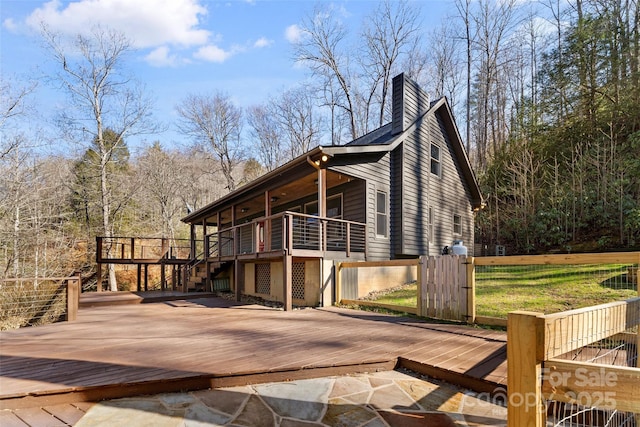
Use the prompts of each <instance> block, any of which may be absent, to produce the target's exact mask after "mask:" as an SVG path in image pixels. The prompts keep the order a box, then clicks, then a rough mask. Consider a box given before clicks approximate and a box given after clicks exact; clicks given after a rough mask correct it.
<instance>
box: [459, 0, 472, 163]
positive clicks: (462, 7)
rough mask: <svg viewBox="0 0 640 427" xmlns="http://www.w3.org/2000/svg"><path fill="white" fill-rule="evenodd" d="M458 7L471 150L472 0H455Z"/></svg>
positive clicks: (469, 149)
mask: <svg viewBox="0 0 640 427" xmlns="http://www.w3.org/2000/svg"><path fill="white" fill-rule="evenodd" d="M455 3H456V8H457V9H458V13H459V14H460V18H461V19H462V22H463V24H464V27H463V28H464V33H463V36H462V38H463V40H464V42H465V51H466V63H465V65H466V71H467V72H466V82H467V85H466V86H467V96H466V98H467V99H466V101H465V102H466V108H465V112H466V114H465V119H466V134H467V151H468V152H470V151H471V67H472V46H473V43H474V37H475V36H474V31H473V28H472V18H471V0H455Z"/></svg>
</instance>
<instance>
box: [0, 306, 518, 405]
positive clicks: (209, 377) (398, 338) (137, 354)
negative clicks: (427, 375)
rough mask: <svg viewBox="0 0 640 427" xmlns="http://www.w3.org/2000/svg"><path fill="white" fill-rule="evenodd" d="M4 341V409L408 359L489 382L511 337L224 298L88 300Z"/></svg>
mask: <svg viewBox="0 0 640 427" xmlns="http://www.w3.org/2000/svg"><path fill="white" fill-rule="evenodd" d="M0 341H1V343H2V345H1V346H0V406H1V407H11V406H12V405H22V404H24V405H25V406H28V405H29V404H30V403H24V402H22V403H20V399H18V397H20V396H29V395H30V396H35V397H36V398H37V397H38V396H57V395H58V394H63V393H68V392H77V393H81V392H83V391H85V390H100V389H101V388H104V389H105V390H107V389H108V390H109V391H108V392H106V394H105V396H107V397H112V396H114V395H117V393H118V392H119V391H118V388H122V389H123V390H122V393H133V392H137V393H139V392H140V391H141V390H142V391H144V390H145V388H144V387H145V384H146V385H147V386H148V387H152V386H153V387H155V386H157V385H162V387H164V390H168V389H171V386H172V384H174V385H175V387H176V390H177V389H179V388H180V387H192V386H193V387H195V386H202V384H207V381H210V382H212V381H214V380H216V381H217V380H219V379H224V378H239V377H241V376H243V375H246V376H249V375H254V376H257V375H259V376H260V378H267V379H268V378H269V377H268V376H265V374H266V373H280V375H281V377H283V378H286V377H287V375H290V376H291V377H292V378H293V376H298V377H299V376H300V375H302V374H300V373H299V372H303V374H304V372H311V371H312V370H313V369H321V370H322V373H323V374H327V373H329V374H330V373H331V372H332V369H334V370H335V372H345V369H347V367H353V368H352V369H353V372H358V369H357V367H358V366H360V365H364V366H365V367H366V366H382V365H381V364H389V363H392V364H393V363H395V361H397V360H399V359H400V360H401V359H408V360H411V361H413V362H415V363H417V364H424V365H429V366H433V367H435V368H437V369H441V370H444V371H448V372H451V373H454V374H460V375H466V376H469V375H473V376H475V378H476V379H477V380H478V381H484V382H486V383H487V384H488V386H494V387H498V386H502V385H504V384H505V381H504V379H505V378H506V360H505V359H506V334H504V333H499V332H495V331H490V332H489V333H487V331H483V330H479V329H474V328H469V327H465V326H461V325H446V324H430V323H426V322H422V321H420V320H416V319H414V318H407V317H395V316H388V315H383V314H378V313H370V312H362V311H356V310H349V309H342V308H336V307H329V308H323V309H304V310H294V311H289V312H285V311H281V310H275V309H269V308H265V307H262V306H255V305H239V304H236V303H232V302H229V301H226V300H223V299H218V298H202V299H196V300H182V301H168V302H156V303H151V304H135V305H113V306H96V307H91V308H87V307H84V308H81V310H80V311H79V314H78V319H77V320H76V321H75V322H67V323H59V324H54V325H46V326H39V327H36V328H25V329H20V330H15V331H3V332H0ZM392 364H391V365H388V366H393V365H392ZM384 366H387V365H384ZM295 372H298V373H295ZM308 375H310V376H313V375H312V374H308ZM248 381H250V380H248ZM125 386H131V390H129V391H127V390H124V389H125V388H126V387H125ZM96 395H97V396H99V395H100V394H99V393H98V394H96V393H93V394H91V396H93V397H95V396H96ZM123 395H126V394H123ZM10 396H12V397H13V398H12V399H9V397H10ZM76 398H77V397H76ZM30 399H33V397H30ZM23 400H25V399H23ZM25 402H26V400H25ZM54 403H56V404H60V403H64V401H55V402H54ZM50 404H53V403H50Z"/></svg>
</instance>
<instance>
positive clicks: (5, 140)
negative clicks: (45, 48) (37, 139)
mask: <svg viewBox="0 0 640 427" xmlns="http://www.w3.org/2000/svg"><path fill="white" fill-rule="evenodd" d="M36 86H37V84H36V83H33V82H30V83H28V84H26V85H20V84H19V83H15V82H11V81H8V80H0V159H2V158H3V157H4V156H6V155H8V154H9V153H10V152H11V150H13V149H14V148H16V143H17V141H18V139H16V138H12V137H9V135H8V134H7V128H8V127H9V126H8V125H9V122H10V121H13V120H14V119H16V118H17V117H20V116H24V115H25V114H26V111H27V109H28V104H27V98H28V97H29V95H30V94H31V93H33V91H34V90H35V88H36Z"/></svg>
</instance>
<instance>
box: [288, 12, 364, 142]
mask: <svg viewBox="0 0 640 427" xmlns="http://www.w3.org/2000/svg"><path fill="white" fill-rule="evenodd" d="M302 30H303V33H304V35H303V37H302V38H301V39H300V41H299V42H298V43H297V44H296V45H295V58H296V60H297V61H299V62H302V63H304V64H307V65H309V67H310V68H311V70H312V71H313V73H314V75H316V76H323V77H324V78H325V79H331V80H333V81H335V83H336V85H337V87H339V89H340V92H341V94H340V96H332V97H331V100H332V101H334V102H336V103H337V104H336V106H337V107H339V108H340V109H342V110H343V111H344V112H345V113H346V114H347V116H348V119H349V124H350V133H351V138H352V139H355V138H356V137H357V136H358V129H357V126H356V111H355V96H356V95H355V93H354V92H355V87H354V84H353V83H354V82H353V81H352V71H351V70H350V64H349V54H348V51H347V50H346V49H347V48H346V46H344V44H345V43H346V41H345V39H346V36H347V30H346V29H345V28H344V27H343V26H342V24H341V23H340V22H339V20H338V19H337V17H336V14H335V13H333V11H332V10H331V7H329V8H325V9H316V10H314V12H313V14H312V15H311V16H309V17H307V18H306V19H305V20H303V22H302Z"/></svg>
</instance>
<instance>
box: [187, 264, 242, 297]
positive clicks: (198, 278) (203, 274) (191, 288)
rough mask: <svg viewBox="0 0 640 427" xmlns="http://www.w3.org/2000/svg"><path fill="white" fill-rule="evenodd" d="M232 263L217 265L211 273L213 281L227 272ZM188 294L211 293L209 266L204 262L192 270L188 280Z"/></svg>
mask: <svg viewBox="0 0 640 427" xmlns="http://www.w3.org/2000/svg"><path fill="white" fill-rule="evenodd" d="M231 264H232V262H223V263H220V264H219V265H217V266H216V267H215V268H214V269H213V271H211V281H212V282H213V281H214V280H215V277H216V276H217V275H218V274H220V273H221V272H222V271H224V270H226V269H227V268H228V267H229V266H230V265H231ZM187 290H188V292H209V291H211V290H212V289H207V265H206V264H205V263H204V262H201V263H199V264H196V265H194V266H193V267H192V268H191V274H190V276H189V278H188V280H187Z"/></svg>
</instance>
